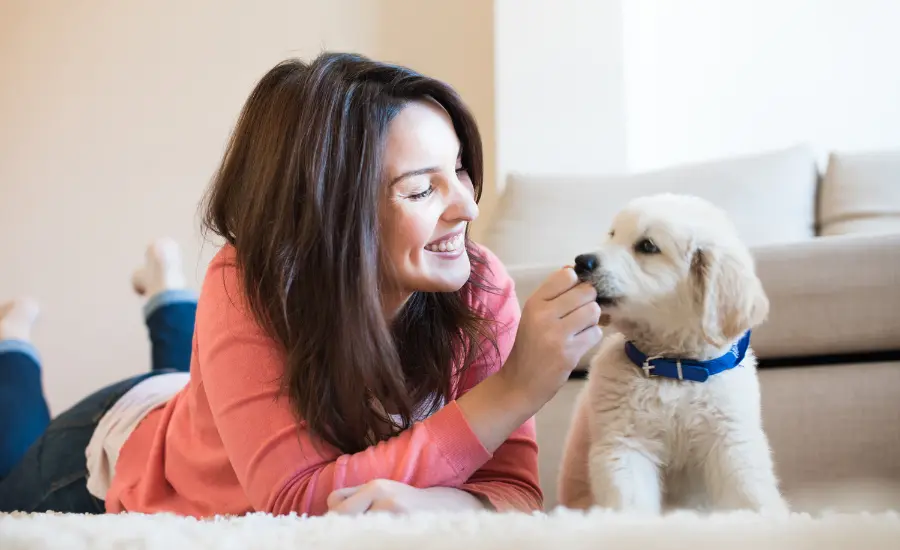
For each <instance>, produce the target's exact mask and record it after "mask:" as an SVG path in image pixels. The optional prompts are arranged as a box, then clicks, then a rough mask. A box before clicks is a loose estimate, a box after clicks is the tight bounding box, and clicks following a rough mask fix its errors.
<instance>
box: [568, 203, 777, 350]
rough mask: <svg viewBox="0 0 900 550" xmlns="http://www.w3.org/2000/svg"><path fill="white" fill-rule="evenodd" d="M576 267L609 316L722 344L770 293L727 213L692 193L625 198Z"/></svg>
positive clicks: (764, 306) (616, 322) (761, 308)
mask: <svg viewBox="0 0 900 550" xmlns="http://www.w3.org/2000/svg"><path fill="white" fill-rule="evenodd" d="M576 271H577V272H578V273H579V277H580V278H581V279H582V280H585V281H589V282H591V283H592V284H593V285H594V287H595V288H596V289H597V295H598V298H597V301H598V302H599V303H600V306H601V307H602V308H603V312H604V313H605V314H608V315H609V318H610V323H611V324H612V325H613V326H616V327H617V328H619V329H620V330H623V332H626V333H627V332H628V331H629V327H640V329H642V330H643V331H651V332H656V333H664V334H666V335H667V337H680V338H682V339H689V338H690V337H691V336H696V337H698V339H702V340H705V341H706V342H708V343H709V344H712V345H716V346H724V345H726V344H727V343H728V342H729V341H731V340H733V339H735V338H737V337H738V336H740V335H741V334H742V333H743V332H744V331H746V330H747V329H749V328H752V327H753V326H755V325H756V324H758V323H760V322H762V320H763V319H764V318H765V316H766V314H767V312H768V300H767V299H766V297H765V294H764V292H763V290H762V286H761V284H760V282H759V280H758V278H757V277H756V274H755V269H754V264H753V259H752V256H751V255H750V253H749V251H748V250H747V248H746V247H745V246H744V245H743V244H742V243H741V242H740V240H739V239H738V236H737V233H736V231H735V229H734V227H733V226H732V224H731V222H730V221H729V220H728V219H727V217H726V216H725V214H724V213H723V212H722V211H721V210H719V209H718V208H716V207H715V206H713V205H712V204H710V203H708V202H706V201H704V200H702V199H698V198H695V197H686V196H680V195H670V194H663V195H654V196H650V197H643V198H640V199H636V200H634V201H632V202H631V203H629V204H628V205H627V206H626V207H625V208H624V209H623V210H622V211H621V212H620V213H619V214H618V215H617V216H616V218H615V219H614V221H613V224H612V227H611V228H610V231H609V235H608V236H607V238H606V240H605V242H604V243H603V244H602V245H601V246H600V247H599V248H598V249H597V250H596V251H593V252H592V253H589V254H585V255H582V256H579V258H578V260H576Z"/></svg>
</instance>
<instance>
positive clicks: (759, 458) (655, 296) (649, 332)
mask: <svg viewBox="0 0 900 550" xmlns="http://www.w3.org/2000/svg"><path fill="white" fill-rule="evenodd" d="M593 253H594V254H595V255H596V256H597V259H598V265H597V267H596V268H595V269H594V270H593V271H592V272H591V273H589V274H585V275H583V278H584V279H585V280H588V281H590V282H591V283H593V285H594V286H595V287H596V289H597V292H598V301H599V302H600V303H601V306H602V308H603V312H604V313H605V314H608V315H609V323H610V327H611V328H612V329H613V330H612V331H609V330H608V331H607V333H608V334H607V336H606V337H605V338H604V341H603V342H602V343H601V346H600V349H599V350H598V352H597V354H596V355H595V356H594V358H593V360H592V362H591V368H590V371H589V380H588V383H587V384H586V387H585V389H584V390H583V393H582V395H581V396H580V398H579V403H578V405H577V407H576V412H575V417H574V418H573V423H572V426H571V428H570V432H569V434H568V438H567V442H566V450H565V458H564V465H563V468H562V472H561V479H560V487H561V494H560V500H561V503H562V504H563V505H564V506H569V507H581V508H584V507H587V506H590V505H597V506H601V507H607V508H613V509H620V510H628V511H632V512H646V513H660V512H661V511H663V510H665V509H667V508H670V507H676V508H684V507H688V508H695V509H701V510H704V509H705V510H723V509H737V508H744V509H752V510H757V511H770V512H784V511H786V509H787V508H786V504H785V502H784V500H783V499H782V496H781V494H780V492H779V490H778V483H777V480H776V476H775V473H774V468H773V464H772V459H771V452H770V449H769V444H768V440H767V437H766V435H765V433H764V431H763V427H762V419H761V412H760V395H759V384H758V381H757V377H756V359H755V357H754V356H753V353H752V349H751V350H748V352H747V354H746V356H745V358H744V359H743V361H742V363H741V365H740V366H739V367H736V368H734V369H731V370H727V371H725V372H722V373H720V374H716V375H714V376H711V377H710V378H709V380H708V381H706V382H704V383H698V382H690V381H679V380H673V379H669V378H662V377H650V378H648V377H647V376H646V375H645V374H644V372H643V371H642V370H641V369H639V368H638V367H637V366H636V365H635V364H634V363H632V362H631V361H630V360H629V359H628V357H627V356H626V355H625V352H624V344H625V342H626V340H631V341H632V342H634V344H635V345H636V346H637V348H638V349H639V350H641V351H642V352H643V353H644V354H646V355H648V356H660V357H667V358H673V359H674V358H682V359H684V358H690V359H699V360H707V359H712V358H716V357H719V356H721V355H723V354H725V353H726V352H727V351H728V350H729V349H730V348H731V346H732V345H733V344H734V343H735V342H736V341H737V340H738V339H739V338H740V337H741V336H742V335H743V334H744V333H745V332H746V331H747V330H748V329H752V328H753V327H755V326H757V325H759V324H760V323H761V322H762V321H763V320H764V319H765V318H766V316H767V314H768V309H769V303H768V299H767V298H766V295H765V292H764V291H763V288H762V285H761V283H760V281H759V279H758V278H757V276H756V273H755V266H754V261H753V258H752V256H751V254H750V252H749V250H748V249H747V247H746V246H745V245H744V244H743V243H742V242H741V241H740V239H739V237H738V235H737V231H736V230H735V228H734V226H733V225H732V223H731V221H730V220H729V219H728V218H727V216H726V215H725V213H724V212H723V211H721V210H720V209H718V208H716V207H715V206H713V205H712V204H710V203H708V202H707V201H705V200H702V199H699V198H696V197H688V196H680V195H672V194H663V195H655V196H650V197H643V198H640V199H636V200H634V201H632V202H631V203H629V204H628V205H627V206H626V207H625V208H624V209H623V210H622V211H621V212H620V213H619V214H618V215H617V216H616V218H615V220H614V222H613V225H612V229H611V231H610V233H609V237H608V239H607V240H606V242H604V243H603V244H602V245H601V246H600V248H599V249H598V250H596V251H593ZM609 332H612V334H609Z"/></svg>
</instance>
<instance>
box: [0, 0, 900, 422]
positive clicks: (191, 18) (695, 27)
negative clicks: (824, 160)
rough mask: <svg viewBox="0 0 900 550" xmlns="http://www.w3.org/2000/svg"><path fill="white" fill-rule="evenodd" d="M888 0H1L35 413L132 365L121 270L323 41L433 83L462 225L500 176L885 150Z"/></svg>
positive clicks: (2, 117) (193, 219)
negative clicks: (452, 127) (291, 64)
mask: <svg viewBox="0 0 900 550" xmlns="http://www.w3.org/2000/svg"><path fill="white" fill-rule="evenodd" d="M898 18H900V3H897V2H895V1H894V0H860V1H859V2H849V1H846V0H729V2H725V3H723V2H720V1H719V0H680V1H679V2H671V1H669V0H628V1H625V0H597V1H595V2H584V1H583V0H554V1H553V2H550V1H545V0H455V1H453V2H449V1H437V0H330V1H327V2H326V1H317V0H261V1H260V2H254V3H251V2H249V1H238V0H220V1H216V0H181V1H176V0H154V1H150V0H129V1H127V2H120V1H113V0H68V1H64V0H0V235H2V238H0V300H4V299H6V298H7V297H10V296H13V295H16V294H20V293H28V294H32V295H34V296H36V297H37V298H38V299H40V301H41V302H42V304H43V306H44V315H43V318H42V320H41V322H40V325H39V327H38V330H37V333H36V338H35V339H36V342H37V344H38V346H39V347H40V350H41V352H42V354H43V356H44V360H45V369H46V376H45V382H46V387H47V393H48V396H49V398H50V402H51V405H52V408H53V410H54V412H58V411H59V410H60V409H61V408H63V407H65V406H68V405H70V404H72V403H73V402H74V400H76V399H78V398H80V397H82V396H83V395H85V394H86V393H88V392H90V391H92V390H94V389H96V388H97V387H98V386H101V385H103V384H106V383H108V382H111V381H113V380H116V379H118V378H121V377H124V376H128V375H131V374H133V373H136V372H141V371H142V370H144V369H146V368H147V366H148V363H149V359H148V346H147V342H146V335H145V331H144V327H143V324H142V320H141V316H140V310H139V307H140V301H139V300H138V299H137V298H136V297H135V296H133V294H132V292H131V289H130V286H129V277H130V273H131V270H132V268H133V267H134V266H135V265H136V264H138V263H139V262H140V261H141V259H142V254H143V248H144V246H145V243H146V242H147V241H148V240H149V239H151V238H153V237H155V236H158V235H171V236H173V237H175V238H177V239H178V240H179V241H180V242H181V243H182V245H183V246H184V248H185V255H186V259H187V264H188V270H189V275H190V276H191V278H192V280H193V281H194V282H195V283H196V282H199V280H200V279H201V278H202V276H203V272H204V269H205V266H206V262H207V261H208V259H209V257H210V256H211V254H212V253H213V252H214V251H215V247H214V246H213V245H211V244H204V243H203V241H202V240H201V237H200V234H199V232H198V227H199V220H198V218H197V206H198V201H199V199H200V197H201V194H202V192H203V190H204V189H205V187H206V185H207V182H208V181H209V178H210V176H211V174H212V172H213V170H214V168H215V166H216V164H217V162H218V160H219V156H220V154H221V152H222V148H223V144H224V142H225V139H226V138H227V136H228V133H229V130H230V128H231V125H232V123H233V121H234V119H235V117H236V115H237V113H238V110H239V109H240V107H241V104H242V103H243V101H244V99H245V97H246V95H247V93H248V92H249V91H250V89H251V87H252V86H253V84H254V83H255V82H256V80H257V79H258V78H259V77H260V76H261V75H262V74H263V73H264V72H265V71H266V70H267V69H268V68H269V67H271V66H272V65H273V64H274V63H276V62H277V61H279V60H281V59H283V58H284V57H288V56H301V57H304V58H309V57H312V56H314V55H315V54H317V53H318V52H319V51H321V50H322V49H334V50H355V51H359V52H361V53H364V54H368V55H370V56H372V57H376V58H382V59H387V60H391V61H396V62H400V63H403V64H407V65H410V66H412V67H414V68H416V69H418V70H421V71H423V72H425V73H428V74H431V75H433V76H436V77H438V78H442V79H444V80H446V81H448V82H450V83H451V84H452V85H454V86H456V87H457V88H458V89H459V91H460V92H461V93H462V95H463V96H464V98H465V99H466V100H467V101H468V102H469V104H470V105H471V106H472V109H473V111H474V112H475V115H476V117H477V118H478V121H479V124H480V126H481V129H482V133H483V135H484V141H485V149H486V160H487V166H486V173H487V176H488V182H487V191H486V196H485V200H484V201H483V203H482V220H480V223H478V224H476V228H475V229H476V231H475V235H476V237H481V235H482V234H483V232H484V231H485V229H486V226H487V224H486V223H485V222H487V221H489V220H490V216H491V213H492V212H493V210H494V204H495V202H496V197H497V190H498V189H499V188H500V187H502V183H503V182H504V181H505V179H506V177H507V175H508V174H509V173H511V172H525V173H530V174H536V173H580V174H608V173H620V172H627V171H634V170H645V169H652V168H657V167H661V166H666V165H671V164H676V163H681V162H686V161H701V160H707V159H712V158H719V157H722V156H726V155H731V154H738V153H756V152H760V151H763V150H771V149H776V148H781V147H784V146H787V145H790V144H794V143H799V142H806V143H808V144H809V145H810V146H811V147H812V148H813V149H814V150H815V151H816V152H817V153H818V154H819V155H820V156H823V157H824V155H825V154H826V153H827V151H829V150H831V149H835V148H838V149H842V150H845V151H847V150H861V149H893V148H897V147H900V110H898V109H897V108H896V98H897V97H900V72H898V71H896V70H890V69H889V68H890V67H893V66H894V65H896V63H895V59H894V57H895V56H896V54H895V52H897V51H900V33H897V32H895V29H894V26H895V25H893V24H892V23H893V22H894V21H896V20H897V19H898Z"/></svg>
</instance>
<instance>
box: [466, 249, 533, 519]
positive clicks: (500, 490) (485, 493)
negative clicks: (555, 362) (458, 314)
mask: <svg viewBox="0 0 900 550" xmlns="http://www.w3.org/2000/svg"><path fill="white" fill-rule="evenodd" d="M482 251H483V253H484V255H485V257H486V259H487V260H488V262H487V266H486V268H487V269H488V270H489V272H488V273H487V277H488V278H489V280H490V281H491V284H492V285H493V286H495V287H497V288H498V289H499V292H497V293H496V294H484V295H483V296H484V298H483V302H482V303H481V304H476V307H479V309H483V312H482V313H483V314H485V315H486V316H489V317H492V318H494V319H495V320H496V321H497V322H496V325H495V326H496V330H497V334H496V338H497V349H494V347H493V346H492V345H491V344H490V343H487V342H486V343H485V344H484V345H483V347H482V350H481V356H480V359H479V361H478V362H477V363H476V364H475V365H473V366H472V369H471V371H470V372H469V373H468V375H467V376H465V378H464V379H463V381H462V384H461V388H460V389H461V391H460V395H462V394H463V393H465V392H467V391H469V390H470V389H471V388H473V387H474V386H475V385H477V384H478V383H480V382H481V381H482V380H484V379H485V378H487V377H488V376H490V375H492V374H494V373H495V372H497V371H498V370H499V369H500V367H501V366H502V365H503V364H504V363H505V362H506V359H507V357H509V354H510V352H511V351H512V347H513V343H514V342H515V338H516V332H517V330H518V327H519V320H520V318H521V310H520V308H519V302H518V298H517V297H516V292H515V286H514V283H513V280H512V278H511V277H510V276H509V274H508V273H507V271H506V268H505V267H504V266H503V264H502V263H501V262H500V260H499V259H498V258H497V257H496V256H494V255H493V254H492V253H491V252H490V251H489V250H487V249H485V248H482ZM498 352H499V356H498ZM535 438H536V433H535V420H534V418H531V419H529V420H528V421H526V422H525V423H524V424H523V425H522V426H520V427H519V428H518V429H516V430H515V431H514V432H513V433H512V434H511V435H510V436H509V438H508V439H507V440H506V441H505V442H504V443H503V444H502V445H501V446H500V447H499V448H498V449H497V450H496V451H494V455H493V457H492V458H491V459H490V460H488V461H487V463H485V464H484V466H482V467H481V468H479V469H478V470H477V471H476V472H475V473H474V474H472V476H471V477H470V478H469V479H468V480H467V481H466V483H465V484H463V485H462V487H461V488H462V489H464V490H466V491H468V492H470V493H472V494H474V495H476V496H478V497H480V498H481V499H482V501H486V502H488V503H489V504H490V505H491V507H493V508H494V509H496V510H498V511H511V510H515V511H521V512H531V511H535V510H541V509H542V507H543V499H544V496H543V493H542V492H541V488H540V484H539V479H538V447H537V442H536V440H535Z"/></svg>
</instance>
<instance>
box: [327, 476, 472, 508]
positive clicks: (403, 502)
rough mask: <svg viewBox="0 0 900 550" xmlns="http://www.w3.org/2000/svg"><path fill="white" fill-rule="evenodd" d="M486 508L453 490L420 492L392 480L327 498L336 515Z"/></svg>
mask: <svg viewBox="0 0 900 550" xmlns="http://www.w3.org/2000/svg"><path fill="white" fill-rule="evenodd" d="M479 508H484V505H482V504H481V501H480V500H478V498H476V497H475V496H473V495H471V494H469V493H467V492H465V491H462V490H459V489H453V488H450V487H433V488H429V489H417V488H415V487H411V486H409V485H406V484H405V483H400V482H399V481H391V480H389V479H375V480H372V481H370V482H368V483H366V484H364V485H359V486H357V487H347V488H344V489H337V490H335V491H333V492H332V493H331V494H330V495H329V496H328V511H329V512H334V513H336V514H347V515H355V514H363V513H366V512H392V513H397V514H406V513H409V512H422V511H437V510H443V511H453V510H475V509H479Z"/></svg>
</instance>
